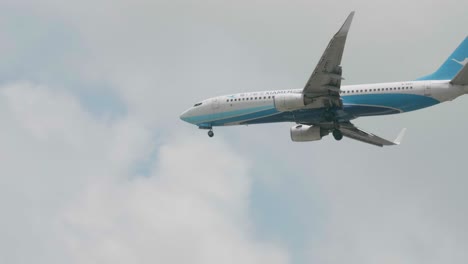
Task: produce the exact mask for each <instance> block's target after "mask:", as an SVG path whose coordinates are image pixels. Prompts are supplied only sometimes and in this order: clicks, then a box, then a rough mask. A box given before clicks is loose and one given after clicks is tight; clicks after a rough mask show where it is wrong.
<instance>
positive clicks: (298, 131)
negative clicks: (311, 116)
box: [291, 125, 323, 142]
mask: <svg viewBox="0 0 468 264" xmlns="http://www.w3.org/2000/svg"><path fill="white" fill-rule="evenodd" d="M322 136H323V134H322V128H320V127H317V126H307V125H296V126H293V127H291V140H292V141H295V142H304V141H316V140H321V139H322Z"/></svg>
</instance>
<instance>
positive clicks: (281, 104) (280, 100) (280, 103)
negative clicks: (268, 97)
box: [275, 93, 305, 112]
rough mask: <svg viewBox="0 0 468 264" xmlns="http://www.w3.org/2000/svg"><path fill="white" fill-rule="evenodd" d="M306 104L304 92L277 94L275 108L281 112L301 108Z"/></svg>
mask: <svg viewBox="0 0 468 264" xmlns="http://www.w3.org/2000/svg"><path fill="white" fill-rule="evenodd" d="M304 106H305V103H304V95H303V94H302V93H286V94H277V95H275V108H276V110H278V111H280V112H288V111H294V110H298V109H301V108H303V107H304Z"/></svg>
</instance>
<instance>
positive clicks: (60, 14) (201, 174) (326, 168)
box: [0, 0, 468, 264]
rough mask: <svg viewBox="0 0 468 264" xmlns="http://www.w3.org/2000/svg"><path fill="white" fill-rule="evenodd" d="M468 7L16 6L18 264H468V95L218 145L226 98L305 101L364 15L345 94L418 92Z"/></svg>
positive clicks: (6, 247)
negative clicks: (201, 120) (298, 93)
mask: <svg viewBox="0 0 468 264" xmlns="http://www.w3.org/2000/svg"><path fill="white" fill-rule="evenodd" d="M467 9H468V2H467V1H455V0H444V1H442V0H441V1H403V0H393V1H371V0H361V1H342V3H340V2H337V1H326V2H324V1H320V2H319V1H302V0H300V1H279V0H274V1H272V0H269V1H266V0H256V1H251V0H249V1H244V0H240V1H230V2H220V1H188V0H187V1H182V0H176V1H174V0H171V1H169V0H167V1H158V0H156V1H143V0H141V1H121V0H119V1H116V0H113V1H94V0H93V1H89V0H83V1H74V2H67V1H52V0H43V1H32V0H31V1H28V0H20V1H17V0H15V1H13V0H1V1H0V58H1V59H0V120H1V122H2V126H1V129H0V180H1V184H0V208H1V210H0V262H1V263H14V264H17V263H18V264H19V263H32V262H34V263H48V264H49V263H80V264H81V263H174V264H185V263H203V264H206V263H247V264H249V263H275V264H276V263H277V264H287V263H321V264H339V263H351V264H354V263H356V264H357V263H359V264H374V263H383V264H387V263H425V264H431V263H466V262H467V261H468V204H467V203H466V200H467V195H466V186H468V179H467V177H466V174H467V173H466V171H465V170H466V169H465V167H466V166H465V162H466V159H467V157H466V156H467V155H466V150H467V149H468V143H467V140H466V131H468V122H467V118H466V117H467V116H468V97H461V98H458V99H457V100H455V101H453V102H449V103H444V104H441V105H438V106H435V107H432V108H429V109H425V110H421V111H416V112H412V113H406V114H402V115H395V116H385V117H372V118H362V119H359V120H357V121H356V124H357V125H358V126H360V127H362V128H363V129H365V130H368V131H371V132H373V133H376V134H378V135H381V136H383V137H386V138H389V139H392V138H393V137H395V136H396V135H397V133H398V132H399V131H400V129H401V128H403V127H406V128H408V131H407V135H406V137H405V138H404V141H403V144H402V145H400V146H397V147H389V148H377V147H374V146H370V145H367V144H362V143H359V142H357V141H352V140H349V139H344V140H343V141H341V142H335V141H334V140H333V138H331V137H327V138H325V139H323V140H322V141H320V142H313V143H301V144H298V143H293V142H291V141H290V138H289V127H290V126H292V124H287V123H284V124H271V125H254V126H248V127H229V128H217V129H215V134H216V135H215V137H214V138H212V139H209V138H208V137H207V136H206V131H200V130H198V129H197V128H196V127H194V126H191V125H189V124H187V123H184V122H182V121H180V119H179V117H178V116H179V114H180V113H181V112H182V111H184V110H185V109H186V108H188V107H190V106H191V105H193V103H195V102H197V101H199V100H201V99H205V98H207V97H211V96H215V95H222V94H230V93H236V92H241V91H257V90H274V89H293V88H302V87H303V86H304V84H305V82H306V80H307V79H308V78H309V76H310V73H311V72H312V69H313V68H314V67H315V65H316V62H317V60H318V59H319V57H320V56H321V54H322V52H323V50H324V49H325V47H326V45H327V43H328V41H329V40H330V38H331V37H332V36H333V34H334V33H335V32H336V31H337V30H338V29H339V27H340V26H341V24H342V23H343V22H344V20H345V18H346V16H347V15H348V14H349V12H350V11H353V10H355V11H356V15H355V18H354V21H353V25H352V27H351V31H350V33H349V36H348V41H347V46H346V49H345V54H344V57H343V62H342V65H343V75H344V77H345V78H346V80H345V81H344V84H359V83H372V82H385V81H406V80H414V79H416V78H418V77H421V76H423V75H426V74H428V73H431V72H432V71H434V70H435V69H436V68H437V67H438V66H439V65H440V64H441V63H442V62H443V61H444V60H445V59H446V58H447V57H448V56H449V55H450V53H451V52H452V51H453V50H454V49H455V48H456V46H457V45H458V44H459V43H460V42H461V41H462V40H463V39H464V38H465V37H466V36H467V33H468V30H467V27H466V25H468V16H467V13H466V10H467Z"/></svg>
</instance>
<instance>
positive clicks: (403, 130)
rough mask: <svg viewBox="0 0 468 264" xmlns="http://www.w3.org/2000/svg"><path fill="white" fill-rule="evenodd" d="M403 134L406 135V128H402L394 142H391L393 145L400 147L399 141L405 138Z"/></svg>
mask: <svg viewBox="0 0 468 264" xmlns="http://www.w3.org/2000/svg"><path fill="white" fill-rule="evenodd" d="M405 133H406V128H403V129H402V130H401V131H400V134H398V137H397V138H396V139H395V141H393V143H395V145H400V144H401V141H402V140H403V137H404V136H405Z"/></svg>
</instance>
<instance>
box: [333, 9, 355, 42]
mask: <svg viewBox="0 0 468 264" xmlns="http://www.w3.org/2000/svg"><path fill="white" fill-rule="evenodd" d="M353 17H354V11H352V12H351V13H350V14H349V15H348V18H346V21H345V22H344V23H343V26H341V28H340V30H338V32H337V33H336V35H335V36H342V35H346V34H348V31H349V28H350V27H351V22H353Z"/></svg>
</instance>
